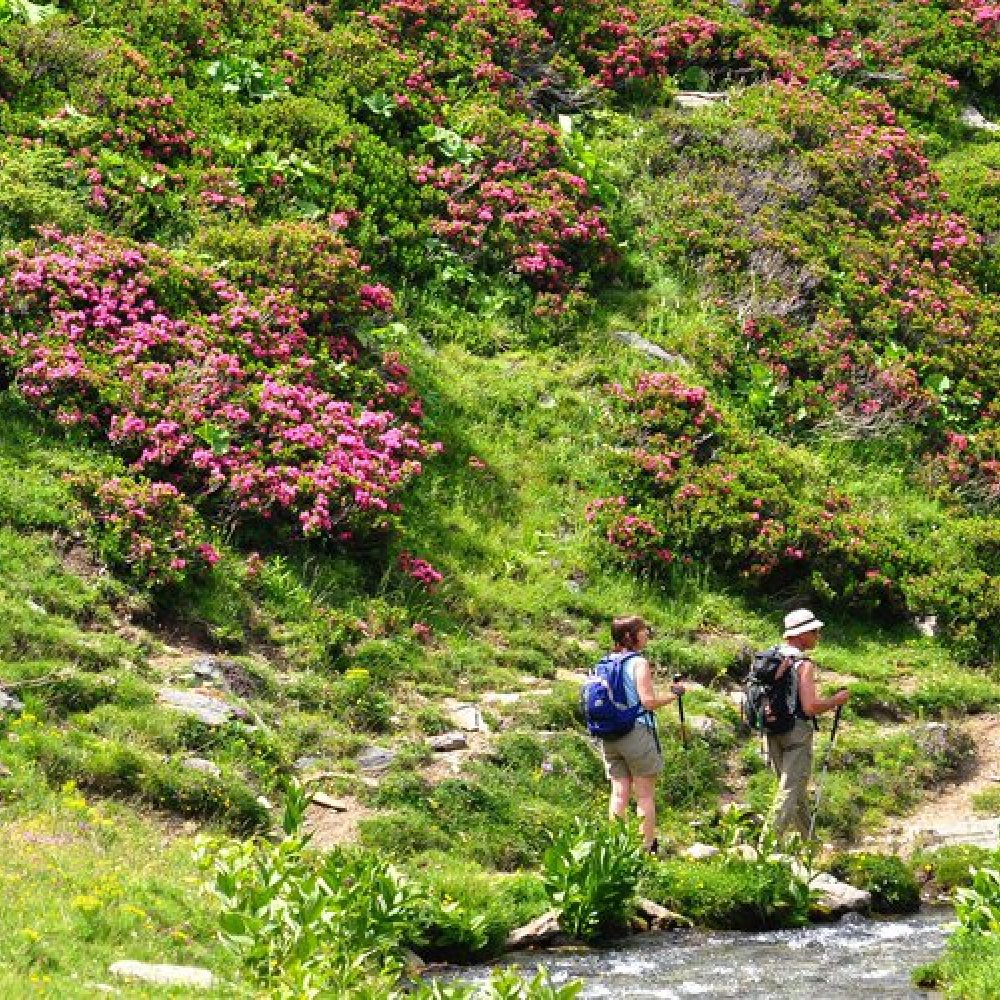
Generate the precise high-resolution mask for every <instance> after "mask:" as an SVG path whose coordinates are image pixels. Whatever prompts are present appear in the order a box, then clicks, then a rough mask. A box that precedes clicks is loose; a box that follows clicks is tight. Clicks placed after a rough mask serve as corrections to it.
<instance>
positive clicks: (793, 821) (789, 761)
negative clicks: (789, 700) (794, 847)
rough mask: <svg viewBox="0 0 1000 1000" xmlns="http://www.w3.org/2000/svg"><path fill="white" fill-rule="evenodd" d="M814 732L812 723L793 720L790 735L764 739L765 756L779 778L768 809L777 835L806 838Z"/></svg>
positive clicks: (807, 834) (785, 734) (784, 734)
mask: <svg viewBox="0 0 1000 1000" xmlns="http://www.w3.org/2000/svg"><path fill="white" fill-rule="evenodd" d="M814 733H815V730H814V728H813V724H812V722H811V721H809V722H807V721H806V720H805V719H796V720H795V727H794V728H793V729H792V731H791V732H789V733H783V734H782V735H781V736H773V735H770V734H769V735H768V737H767V755H768V757H769V758H770V760H771V767H773V768H774V771H775V773H776V774H777V775H778V794H777V796H776V797H775V800H774V807H773V809H772V810H771V821H772V823H773V825H774V829H775V831H776V832H777V833H792V832H795V833H799V834H801V835H802V836H803V837H808V836H809V819H810V815H809V778H810V776H811V775H812V761H813V734H814Z"/></svg>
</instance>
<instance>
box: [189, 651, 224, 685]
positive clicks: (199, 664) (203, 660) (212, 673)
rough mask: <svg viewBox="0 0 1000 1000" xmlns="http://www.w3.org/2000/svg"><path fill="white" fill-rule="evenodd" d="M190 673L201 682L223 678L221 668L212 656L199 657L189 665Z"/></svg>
mask: <svg viewBox="0 0 1000 1000" xmlns="http://www.w3.org/2000/svg"><path fill="white" fill-rule="evenodd" d="M191 672H192V673H193V674H194V675H195V677H198V678H200V679H202V680H209V681H218V680H222V678H223V677H224V676H225V674H224V672H223V669H222V666H221V665H220V664H219V662H218V660H217V659H216V658H215V657H214V656H199V657H198V659H197V660H195V661H194V663H192V664H191Z"/></svg>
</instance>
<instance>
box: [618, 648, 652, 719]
mask: <svg viewBox="0 0 1000 1000" xmlns="http://www.w3.org/2000/svg"><path fill="white" fill-rule="evenodd" d="M621 656H623V657H624V656H631V657H632V658H631V659H630V660H628V661H627V662H626V663H625V664H624V665H623V666H622V680H623V681H624V682H625V694H626V696H627V698H628V704H629V705H638V704H639V703H640V702H641V701H642V699H641V698H640V697H639V687H638V685H637V684H636V681H635V664H636V660H637V659H638V658H639V657H641V656H642V653H637V652H636V651H635V650H632V649H626V650H625V651H624V652H622V653H621ZM635 721H636V725H642V726H646V727H647V728H649V729H655V728H656V716H655V715H654V714H653V713H652V712H650V711H648V710H647V711H645V712H643V713H642V715H640V716H639V717H638V718H637V719H636V720H635Z"/></svg>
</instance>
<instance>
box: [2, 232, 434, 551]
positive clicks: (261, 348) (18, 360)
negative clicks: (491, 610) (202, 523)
mask: <svg viewBox="0 0 1000 1000" xmlns="http://www.w3.org/2000/svg"><path fill="white" fill-rule="evenodd" d="M345 252H346V251H345ZM354 275H355V287H354V289H353V292H354V296H355V299H356V300H357V301H358V303H359V305H360V308H361V309H364V308H365V307H366V306H367V307H368V308H374V307H377V306H381V305H384V304H385V303H384V301H383V296H382V293H381V292H379V291H377V290H373V289H371V288H369V286H366V285H364V284H363V278H364V273H363V271H361V270H360V269H358V270H355V271H354ZM0 299H2V303H3V307H4V309H3V311H4V316H5V317H6V318H5V321H4V325H3V328H2V331H0V359H2V364H3V365H4V367H5V368H7V369H8V370H9V372H10V373H11V374H12V376H13V378H14V381H15V384H16V386H17V388H18V390H19V391H20V392H21V393H22V394H23V395H24V396H25V397H26V398H28V399H30V400H32V401H33V402H35V403H36V404H37V406H38V407H39V409H40V410H42V411H44V412H47V413H49V414H51V415H52V416H53V417H54V418H55V419H56V420H58V421H59V422H60V423H63V424H66V425H70V426H79V427H81V428H83V429H85V430H87V431H89V432H91V433H93V434H94V435H97V436H99V437H100V438H103V439H104V440H106V441H107V442H108V443H109V444H111V445H113V446H114V448H115V450H116V451H117V452H118V453H119V454H121V455H122V456H124V457H125V458H126V459H127V460H128V462H129V463H130V467H131V469H132V470H133V471H134V472H135V473H136V474H139V475H141V476H142V477H145V478H146V479H149V480H151V481H153V485H151V486H148V487H143V488H142V489H143V490H144V491H146V492H148V493H149V497H148V498H144V499H142V500H140V501H139V503H140V505H141V506H142V507H144V508H145V509H146V511H147V513H148V514H149V515H150V516H149V517H148V518H146V517H139V516H137V515H136V514H135V508H134V505H133V506H130V505H129V503H125V502H124V501H123V503H122V504H121V507H122V510H121V511H119V512H118V514H117V515H113V516H112V517H110V518H109V516H108V514H107V513H101V514H100V515H99V516H100V517H102V518H103V519H104V520H105V521H106V522H109V523H114V524H115V525H116V526H118V529H117V530H122V529H121V526H122V524H123V520H127V519H131V522H132V525H133V526H132V529H131V530H132V534H133V540H134V541H135V546H136V547H135V548H134V558H133V562H134V564H135V565H137V566H140V565H143V560H146V559H148V558H152V556H151V553H150V552H149V551H148V549H147V546H146V541H152V539H151V538H150V537H149V536H146V537H145V540H144V530H143V526H144V525H145V524H151V523H153V522H155V521H156V517H155V516H154V515H153V513H152V510H151V508H153V507H155V506H156V505H155V504H153V503H152V502H151V499H152V498H155V499H156V500H157V501H158V503H159V504H160V505H162V503H163V502H165V500H166V499H167V498H169V499H171V500H172V501H173V500H177V502H178V503H180V499H178V496H179V495H178V493H177V491H178V490H179V491H180V493H181V495H183V496H187V497H190V498H192V499H196V500H197V501H198V503H199V505H200V506H201V507H202V508H203V509H205V510H209V509H210V510H212V511H213V516H214V517H218V516H223V517H226V518H228V519H230V520H231V521H234V522H235V523H237V524H239V523H246V522H253V521H255V520H263V521H267V522H270V523H272V524H274V525H275V526H276V527H278V528H280V527H282V526H285V527H287V528H288V529H289V530H291V531H292V533H293V534H299V535H306V536H314V535H315V536H327V537H331V536H332V537H341V538H342V537H347V536H349V534H350V533H351V532H352V531H355V530H357V529H361V530H371V529H375V528H381V527H384V526H386V525H387V524H389V523H390V522H391V521H392V520H393V519H394V517H395V515H397V514H398V512H399V510H400V507H399V503H398V499H397V494H398V493H399V491H400V489H401V488H402V487H403V486H405V485H406V483H407V482H408V481H409V480H410V479H411V478H412V477H413V476H414V475H416V474H417V473H419V472H420V468H421V460H422V459H423V458H424V457H425V456H426V455H427V454H428V453H429V451H430V450H431V448H430V447H429V446H428V444H427V443H426V442H425V441H424V440H423V439H422V437H421V433H420V429H419V427H418V423H417V420H418V416H419V413H420V407H419V401H418V400H417V399H416V397H415V396H414V394H413V391H412V390H411V388H410V386H409V383H408V381H407V374H408V372H407V369H406V367H405V366H404V365H403V364H401V362H400V360H399V359H398V357H395V356H393V355H386V356H385V357H383V358H382V359H381V362H380V364H379V365H378V369H379V371H380V373H381V374H380V376H379V377H378V378H373V377H372V374H373V373H372V372H371V371H365V369H364V367H363V366H362V365H361V359H360V357H359V350H358V347H357V344H356V342H355V341H354V340H353V339H352V338H351V337H350V336H349V335H346V334H344V333H340V334H334V333H332V332H330V331H329V330H328V329H326V330H324V329H322V327H320V332H318V333H313V332H311V330H310V328H309V327H310V325H311V324H310V323H309V322H308V321H309V319H310V313H309V312H307V310H305V309H303V308H301V307H299V306H297V305H296V304H295V297H294V294H293V289H289V288H278V287H276V288H263V289H260V288H255V287H253V286H252V285H251V286H250V287H246V286H237V285H234V284H233V283H232V282H230V281H229V280H228V279H227V278H225V277H224V276H223V275H221V274H220V273H219V272H218V271H215V270H212V269H209V268H205V267H197V266H193V265H189V264H184V263H182V262H179V261H178V260H176V259H175V258H173V257H172V256H171V255H169V254H168V253H166V252H165V251H163V250H160V249H158V248H156V247H154V246H134V245H130V244H128V243H125V242H123V241H120V240H115V239H112V238H109V237H106V236H102V235H100V234H98V233H90V234H87V235H86V236H84V237H73V236H64V235H61V234H59V233H56V232H47V233H46V234H45V235H44V238H43V239H42V240H41V241H40V243H39V244H38V245H37V246H35V247H32V248H29V249H21V250H15V251H13V252H11V253H9V254H8V256H7V268H6V276H5V277H4V278H3V280H2V283H0ZM331 308H333V307H331ZM312 325H313V326H315V324H312ZM355 371H357V373H358V374H357V377H355V375H354V372H355ZM137 489H138V488H137ZM98 493H99V499H100V502H101V505H102V510H103V509H104V508H107V509H109V510H112V511H113V508H114V507H115V499H116V491H115V490H110V489H103V490H100V491H98ZM115 517H117V518H118V519H115ZM202 558H203V561H205V559H206V558H208V561H211V560H210V557H206V554H205V552H204V551H203V552H202ZM187 561H189V558H188V557H187V556H185V555H176V556H171V560H170V561H168V568H170V569H172V570H175V571H176V570H181V569H183V568H184V566H185V562H187Z"/></svg>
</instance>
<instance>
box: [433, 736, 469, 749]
mask: <svg viewBox="0 0 1000 1000" xmlns="http://www.w3.org/2000/svg"><path fill="white" fill-rule="evenodd" d="M427 745H428V746H429V747H430V748H431V749H432V750H436V751H437V752H438V753H448V752H450V751H452V750H465V749H467V748H468V746H469V740H468V738H467V737H466V735H465V733H458V732H453V733H441V734H440V735H439V736H428V737H427Z"/></svg>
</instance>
